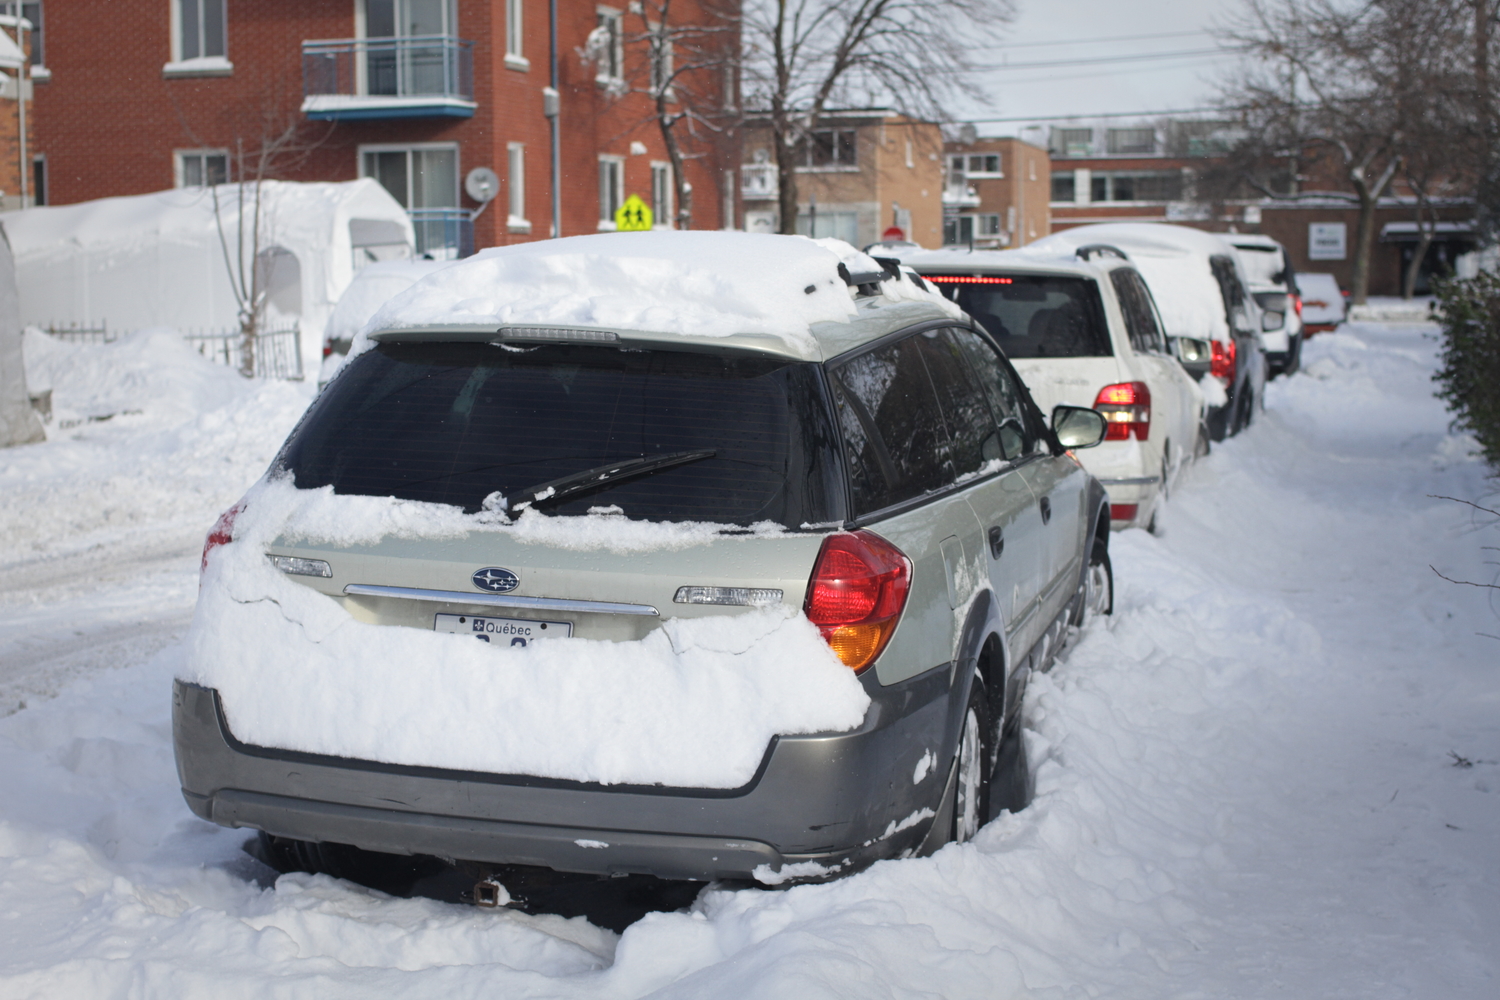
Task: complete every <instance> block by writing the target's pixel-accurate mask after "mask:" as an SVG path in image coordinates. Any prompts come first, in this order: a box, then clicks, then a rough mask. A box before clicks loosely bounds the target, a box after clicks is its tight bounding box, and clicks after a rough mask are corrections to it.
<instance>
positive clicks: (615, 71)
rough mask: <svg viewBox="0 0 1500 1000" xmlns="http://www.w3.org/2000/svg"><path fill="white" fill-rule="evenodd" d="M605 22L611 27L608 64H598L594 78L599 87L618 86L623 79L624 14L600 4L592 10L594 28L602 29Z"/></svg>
mask: <svg viewBox="0 0 1500 1000" xmlns="http://www.w3.org/2000/svg"><path fill="white" fill-rule="evenodd" d="M606 21H608V22H609V23H610V24H611V25H612V26H613V27H612V29H611V31H612V34H613V41H612V42H611V44H610V46H609V63H600V64H599V70H598V74H597V75H596V76H595V78H594V82H595V83H598V84H601V85H607V84H618V83H620V82H621V81H623V80H624V79H625V13H624V12H623V11H621V10H619V9H617V8H614V7H606V6H604V5H603V4H600V5H599V6H597V7H595V8H594V26H595V28H596V29H597V28H600V27H603V26H604V24H605V22H606ZM611 64H612V65H611Z"/></svg>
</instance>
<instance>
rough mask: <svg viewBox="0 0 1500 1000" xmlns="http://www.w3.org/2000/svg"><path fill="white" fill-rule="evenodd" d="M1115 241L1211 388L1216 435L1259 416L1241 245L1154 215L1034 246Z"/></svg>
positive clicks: (1256, 313) (1053, 248)
mask: <svg viewBox="0 0 1500 1000" xmlns="http://www.w3.org/2000/svg"><path fill="white" fill-rule="evenodd" d="M1100 244H1104V245H1108V246H1110V247H1113V248H1117V249H1119V250H1120V251H1121V252H1123V253H1125V254H1128V255H1129V257H1130V260H1131V262H1132V263H1133V264H1134V265H1135V266H1136V267H1137V268H1139V270H1140V272H1141V276H1142V277H1143V278H1145V279H1146V284H1147V285H1148V286H1149V287H1150V289H1151V295H1152V297H1153V298H1155V300H1156V305H1157V308H1158V309H1159V310H1160V311H1161V318H1162V322H1163V324H1164V328H1165V330H1166V333H1167V337H1168V338H1169V339H1170V340H1171V341H1173V350H1174V352H1175V353H1176V354H1177V357H1178V359H1179V360H1180V361H1181V362H1182V364H1183V367H1184V368H1186V369H1187V370H1188V372H1189V373H1190V374H1192V375H1193V377H1194V378H1196V379H1198V380H1199V384H1200V385H1201V386H1202V387H1203V397H1204V400H1205V402H1206V403H1207V414H1206V417H1205V419H1206V422H1207V424H1208V429H1209V434H1210V436H1211V437H1212V438H1213V440H1215V441H1222V440H1223V439H1224V438H1226V437H1229V436H1230V435H1233V434H1238V433H1239V432H1240V431H1241V430H1242V429H1244V428H1245V427H1246V426H1248V425H1249V424H1250V421H1251V420H1253V419H1254V417H1255V408H1256V407H1257V406H1258V405H1259V404H1260V402H1261V400H1262V398H1263V397H1262V393H1263V390H1264V388H1265V383H1266V359H1265V353H1264V347H1263V346H1262V342H1261V325H1262V322H1263V320H1262V316H1261V309H1260V306H1259V305H1257V304H1256V301H1255V299H1254V297H1253V296H1251V294H1250V289H1249V281H1248V279H1247V278H1246V276H1245V269H1244V267H1243V266H1242V265H1241V264H1240V261H1239V257H1238V256H1236V254H1235V251H1234V248H1233V247H1232V246H1230V245H1229V244H1228V243H1226V242H1225V241H1224V238H1223V237H1222V236H1220V235H1218V234H1216V233H1208V232H1204V231H1203V230H1201V229H1192V228H1189V227H1187V226H1171V225H1165V224H1162V223H1152V222H1130V223H1124V222H1122V223H1110V224H1106V225H1097V226H1078V227H1076V228H1073V229H1065V230H1063V231H1062V232H1060V233H1053V234H1052V235H1051V236H1048V237H1047V238H1046V239H1042V240H1038V241H1037V242H1035V243H1033V244H1031V245H1030V246H1029V247H1027V248H1026V249H1027V251H1028V252H1034V253H1043V254H1055V253H1060V252H1070V251H1072V250H1074V249H1077V248H1079V247H1086V246H1096V245H1100Z"/></svg>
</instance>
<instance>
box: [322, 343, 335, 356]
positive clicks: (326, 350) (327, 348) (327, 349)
mask: <svg viewBox="0 0 1500 1000" xmlns="http://www.w3.org/2000/svg"><path fill="white" fill-rule="evenodd" d="M332 356H333V345H332V344H324V345H323V357H325V358H329V357H332Z"/></svg>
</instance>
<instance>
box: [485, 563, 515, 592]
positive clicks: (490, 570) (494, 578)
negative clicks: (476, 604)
mask: <svg viewBox="0 0 1500 1000" xmlns="http://www.w3.org/2000/svg"><path fill="white" fill-rule="evenodd" d="M520 585H521V578H520V577H518V576H516V574H514V573H512V572H511V571H510V570H508V569H501V568H500V567H499V566H486V567H485V568H484V569H482V570H480V571H479V572H478V573H475V574H474V586H476V587H478V588H479V589H480V590H488V591H489V592H490V593H492V594H503V593H505V592H507V591H511V590H515V589H516V588H517V587H518V586H520Z"/></svg>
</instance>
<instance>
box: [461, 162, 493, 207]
mask: <svg viewBox="0 0 1500 1000" xmlns="http://www.w3.org/2000/svg"><path fill="white" fill-rule="evenodd" d="M464 190H465V191H466V192H468V195H469V197H470V198H473V199H474V200H475V201H478V202H486V201H489V200H490V199H491V198H493V197H495V195H497V194H499V193H500V176H499V175H498V174H496V173H495V172H494V171H493V170H491V169H490V168H489V167H475V168H474V169H473V170H470V171H469V173H468V176H466V177H465V178H464Z"/></svg>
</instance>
